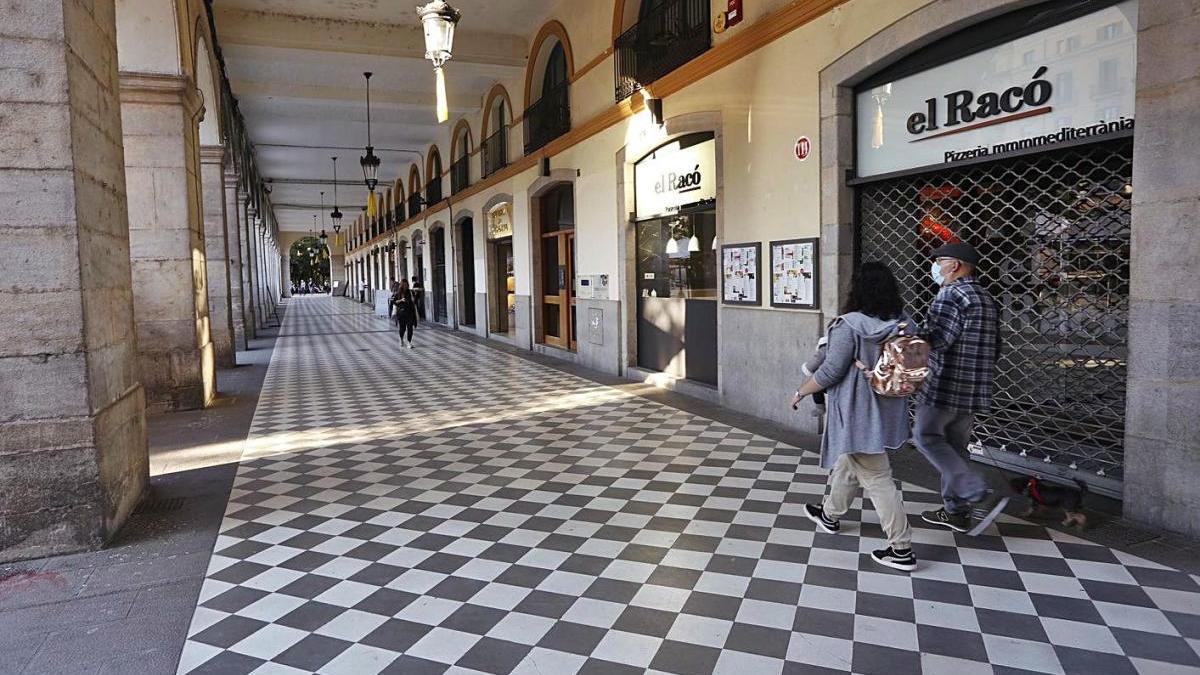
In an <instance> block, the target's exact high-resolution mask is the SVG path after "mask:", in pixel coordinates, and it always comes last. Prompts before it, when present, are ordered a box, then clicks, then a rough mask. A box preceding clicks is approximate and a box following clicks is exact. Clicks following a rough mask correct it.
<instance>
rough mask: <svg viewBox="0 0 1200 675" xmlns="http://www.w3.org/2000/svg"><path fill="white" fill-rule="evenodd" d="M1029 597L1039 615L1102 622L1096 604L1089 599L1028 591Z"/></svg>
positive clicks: (1102, 619)
mask: <svg viewBox="0 0 1200 675" xmlns="http://www.w3.org/2000/svg"><path fill="white" fill-rule="evenodd" d="M1029 599H1030V600H1032V601H1033V606H1034V608H1035V609H1036V610H1037V613H1038V615H1039V616H1043V617H1052V618H1055V619H1068V620H1071V621H1085V622H1087V623H1098V624H1103V623H1104V618H1103V617H1101V616H1100V612H1097V611H1096V606H1095V605H1093V604H1092V603H1091V601H1089V600H1079V599H1076V598H1063V597H1059V596H1056V595H1042V594H1041V593H1030V594H1029Z"/></svg>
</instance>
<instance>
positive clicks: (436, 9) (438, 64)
mask: <svg viewBox="0 0 1200 675" xmlns="http://www.w3.org/2000/svg"><path fill="white" fill-rule="evenodd" d="M417 16H418V17H420V19H421V25H422V26H423V27H424V29H425V58H427V59H429V60H430V61H431V62H433V73H434V77H436V78H437V119H438V122H439V123H440V122H445V121H446V120H448V119H450V106H449V104H448V103H447V101H446V76H445V74H444V73H443V71H442V66H443V65H444V64H445V63H446V62H447V61H449V60H450V57H451V56H452V55H453V54H452V52H453V49H454V27H455V26H456V25H457V24H458V20H459V19H461V18H462V13H461V12H459V11H458V10H457V9H454V8H453V7H451V6H450V5H449V4H447V3H446V1H445V0H433V2H430V3H429V4H427V5H424V6H422V7H418V8H417Z"/></svg>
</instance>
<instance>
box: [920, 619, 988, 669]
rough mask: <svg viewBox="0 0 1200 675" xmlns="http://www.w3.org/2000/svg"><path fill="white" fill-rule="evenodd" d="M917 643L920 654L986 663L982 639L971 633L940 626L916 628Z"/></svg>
mask: <svg viewBox="0 0 1200 675" xmlns="http://www.w3.org/2000/svg"><path fill="white" fill-rule="evenodd" d="M917 643H918V644H919V645H920V646H921V653H922V654H941V655H942V656H950V657H954V658H957V659H966V660H968V661H978V662H981V663H987V662H988V654H987V647H986V646H985V645H984V643H983V638H982V637H981V636H980V635H979V634H978V633H975V632H973V631H965V630H953V629H950V628H942V627H941V626H925V625H918V626H917Z"/></svg>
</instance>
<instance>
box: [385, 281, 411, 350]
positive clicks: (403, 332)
mask: <svg viewBox="0 0 1200 675" xmlns="http://www.w3.org/2000/svg"><path fill="white" fill-rule="evenodd" d="M393 287H394V288H395V290H393V291H392V299H391V306H392V308H393V309H395V310H396V323H397V324H398V325H399V326H400V348H401V349H403V348H404V341H405V339H407V340H408V348H409V349H412V348H413V342H412V336H413V328H414V327H415V326H416V325H417V303H416V301H414V300H413V293H412V290H411V289H409V287H408V281H407V280H402V281H400V283H398V284H393Z"/></svg>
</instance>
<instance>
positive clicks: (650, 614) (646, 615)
mask: <svg viewBox="0 0 1200 675" xmlns="http://www.w3.org/2000/svg"><path fill="white" fill-rule="evenodd" d="M677 616H678V614H676V613H675V612H664V611H662V610H659V609H650V608H648V607H626V608H625V611H624V612H621V616H619V617H617V622H616V623H614V624H613V629H615V630H623V631H625V632H627V633H634V634H636V635H653V636H654V637H660V638H661V637H666V636H667V633H668V632H670V630H671V626H673V625H675V617H677Z"/></svg>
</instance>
